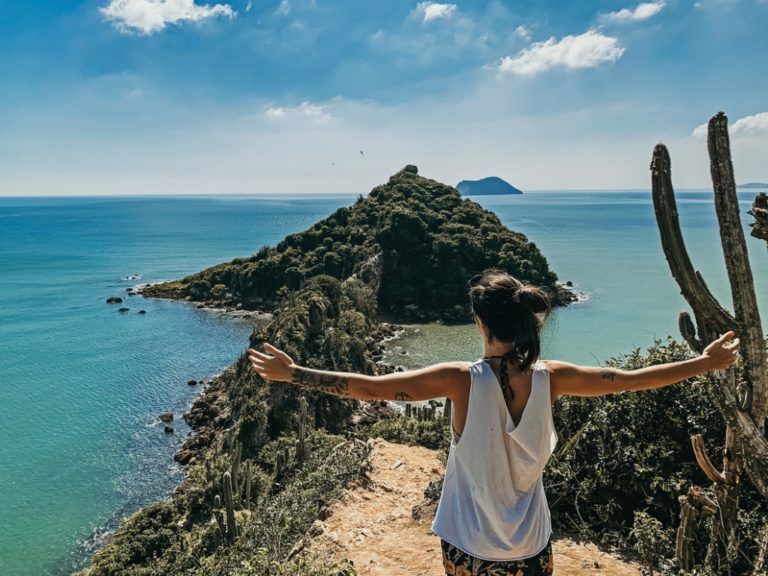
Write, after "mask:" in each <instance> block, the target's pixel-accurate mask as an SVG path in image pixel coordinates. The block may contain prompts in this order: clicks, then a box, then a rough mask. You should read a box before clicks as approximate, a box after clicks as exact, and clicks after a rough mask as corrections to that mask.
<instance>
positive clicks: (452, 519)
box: [249, 272, 739, 576]
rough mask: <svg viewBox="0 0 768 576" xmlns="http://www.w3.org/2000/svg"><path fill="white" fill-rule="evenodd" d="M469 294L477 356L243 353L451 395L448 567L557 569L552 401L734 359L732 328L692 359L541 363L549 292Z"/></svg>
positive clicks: (490, 277)
mask: <svg viewBox="0 0 768 576" xmlns="http://www.w3.org/2000/svg"><path fill="white" fill-rule="evenodd" d="M469 286H470V287H469V297H470V301H471V304H472V313H473V315H474V319H475V322H476V324H477V328H478V330H479V332H480V335H481V336H482V338H483V343H484V346H485V352H484V354H483V358H482V359H480V360H478V361H476V362H473V363H466V362H445V363H442V364H435V365H433V366H428V367H426V368H422V369H420V370H411V371H407V372H396V373H394V374H387V375H384V376H365V375H361V374H352V373H343V372H326V371H322V370H314V369H309V368H304V367H302V366H298V365H297V364H295V363H294V362H293V360H292V359H291V358H290V357H289V356H288V355H287V354H285V353H284V352H282V351H280V350H278V349H276V348H275V347H273V346H271V345H269V344H264V349H265V350H266V352H267V353H262V352H259V351H257V350H249V357H250V361H251V363H252V365H253V367H254V368H255V370H256V371H257V372H258V373H259V375H260V376H262V377H263V378H265V379H267V380H274V381H284V382H293V383H294V384H297V385H299V386H303V387H307V388H310V389H313V390H320V391H323V392H327V393H329V394H335V395H338V396H344V397H349V398H358V399H360V400H373V399H386V400H406V401H410V400H414V401H415V400H429V399H432V398H450V399H451V401H452V402H453V406H454V409H453V419H452V423H451V424H452V429H453V440H452V442H451V448H450V452H449V456H448V462H447V465H446V470H445V480H444V482H443V491H442V494H441V496H440V503H439V505H438V508H437V513H436V515H435V520H434V523H433V526H432V529H433V531H434V532H435V534H437V535H438V536H439V537H440V538H441V545H442V550H443V565H444V567H445V571H446V574H467V573H471V574H473V575H478V576H479V575H492V574H507V573H511V574H515V576H529V575H539V574H552V548H551V543H550V537H551V533H552V528H551V523H550V515H549V508H548V506H547V501H546V497H545V495H544V486H543V483H542V471H543V470H544V466H545V465H546V463H547V460H548V459H549V457H550V456H551V455H552V451H553V450H554V447H555V444H556V443H557V435H556V433H555V429H554V424H553V421H552V404H553V402H554V401H555V400H556V399H557V398H558V397H560V396H564V395H574V396H601V395H605V394H612V393H614V392H622V391H637V390H648V389H652V388H661V387H664V386H668V385H670V384H674V383H675V382H680V381H681V380H686V379H688V378H691V377H693V376H696V375H698V374H703V373H704V372H708V371H710V370H724V369H726V368H727V367H728V366H730V365H731V364H732V363H733V361H734V360H735V359H736V353H737V350H738V346H739V341H738V339H735V340H733V342H732V343H731V344H730V345H726V342H727V341H729V340H731V339H733V338H734V334H733V332H728V333H727V334H724V335H723V336H721V337H720V338H718V339H717V340H715V341H714V342H712V343H711V344H710V345H709V346H707V348H706V349H705V350H704V352H703V353H702V354H701V356H699V357H698V358H694V359H692V360H685V361H682V362H674V363H669V364H662V365H658V366H649V367H647V368H641V369H638V370H631V371H626V370H617V369H606V368H598V367H587V366H576V365H574V364H568V363H566V362H559V361H553V360H546V361H542V360H540V358H539V356H540V352H541V342H540V332H541V328H542V325H543V323H544V320H545V319H546V316H547V314H548V313H549V312H550V302H549V299H548V298H547V296H546V294H545V293H544V292H543V291H542V290H540V289H538V288H535V287H533V286H529V285H526V284H523V283H521V282H520V281H518V280H517V279H515V278H513V277H512V276H510V275H508V274H505V273H500V272H491V273H487V274H484V275H478V276H475V277H474V278H472V280H470V283H469Z"/></svg>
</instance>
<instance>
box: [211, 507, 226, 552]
mask: <svg viewBox="0 0 768 576" xmlns="http://www.w3.org/2000/svg"><path fill="white" fill-rule="evenodd" d="M213 517H214V519H215V520H216V527H215V528H214V531H213V537H214V544H215V546H216V548H220V547H221V545H222V544H223V542H224V540H223V538H222V536H223V535H224V534H226V533H227V527H226V525H225V524H224V515H223V514H222V513H221V496H219V495H218V494H216V496H214V497H213ZM217 534H218V541H217V539H216V536H217Z"/></svg>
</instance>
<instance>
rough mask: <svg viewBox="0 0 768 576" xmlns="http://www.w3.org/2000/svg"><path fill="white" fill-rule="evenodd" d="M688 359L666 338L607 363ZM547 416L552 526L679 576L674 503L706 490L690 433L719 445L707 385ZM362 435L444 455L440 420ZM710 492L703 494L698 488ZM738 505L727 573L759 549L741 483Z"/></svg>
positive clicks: (751, 503)
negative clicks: (552, 444) (736, 543)
mask: <svg viewBox="0 0 768 576" xmlns="http://www.w3.org/2000/svg"><path fill="white" fill-rule="evenodd" d="M690 356H691V351H690V349H689V348H688V347H687V346H686V345H684V344H680V343H677V342H675V341H672V340H667V341H657V342H656V343H655V344H654V345H653V346H652V347H651V348H649V349H648V350H647V351H646V352H644V353H643V352H641V351H640V350H639V349H636V350H634V351H632V352H631V353H629V354H627V355H625V356H622V357H619V358H614V359H611V360H609V361H608V362H607V364H608V365H609V366H612V367H616V368H623V369H627V370H632V369H635V368H639V367H641V366H648V365H653V364H661V363H665V362H674V361H678V360H683V359H686V358H688V357H690ZM554 418H555V427H556V429H557V431H558V435H559V437H560V443H559V445H558V448H557V450H556V452H555V454H554V455H553V457H552V459H551V460H550V462H549V464H548V466H547V468H546V470H545V473H544V485H545V488H546V492H547V499H548V501H549V504H550V507H551V510H552V517H553V526H554V528H555V530H557V531H560V532H575V533H578V534H579V535H580V536H582V537H584V538H587V539H589V540H592V541H602V542H603V543H605V544H608V545H612V546H617V547H619V548H621V549H623V550H625V551H627V552H633V551H636V552H637V553H639V554H640V556H641V557H642V559H643V562H644V563H645V564H646V565H647V566H654V567H656V568H659V567H660V568H661V573H663V574H669V575H673V574H674V575H676V576H677V575H678V574H682V573H681V572H679V571H677V570H675V568H674V566H673V561H672V558H673V557H674V542H675V531H676V529H677V527H678V525H679V515H680V504H679V502H678V497H679V496H681V495H684V494H685V493H686V492H687V490H688V487H689V486H691V485H699V486H709V485H710V483H709V481H708V480H707V479H706V477H705V476H704V475H703V473H702V472H701V470H700V469H699V467H698V466H697V464H696V461H695V460H694V456H693V451H692V449H691V443H690V436H691V435H692V434H696V433H700V434H703V435H704V437H705V438H707V439H710V438H711V439H719V438H723V436H724V434H723V432H724V429H725V424H724V423H723V419H722V418H721V416H720V413H719V412H718V411H717V409H716V406H715V402H714V399H713V397H712V395H711V394H710V392H709V384H708V383H707V380H706V379H705V378H703V377H698V378H693V379H691V380H688V381H686V382H682V383H680V384H677V385H675V386H670V387H667V388H662V389H659V390H652V391H645V392H641V393H623V394H614V395H612V396H605V397H601V398H577V397H565V398H561V399H560V400H558V402H557V403H556V404H555V408H554ZM369 434H371V436H377V435H380V436H382V437H384V438H385V439H387V440H390V441H394V442H403V443H406V444H411V443H418V444H420V445H423V446H427V447H430V448H442V449H443V450H447V446H448V444H449V441H450V436H449V434H450V429H449V428H448V426H447V425H446V423H445V421H443V420H425V421H419V420H417V419H415V418H404V417H402V416H399V417H396V418H393V419H391V420H386V421H382V422H379V423H377V424H375V425H374V426H373V427H372V428H371V430H370V432H369ZM722 449H723V446H722V445H716V444H712V445H711V446H708V451H709V453H710V454H716V453H722ZM430 491H431V498H432V500H434V501H436V500H437V499H438V498H439V489H435V487H430ZM709 491H711V488H707V489H706V490H705V492H709ZM710 497H712V494H710ZM429 498H430V497H429V496H428V497H427V499H428V500H429ZM741 506H742V510H741V512H740V515H739V533H740V536H741V541H740V550H741V552H743V554H740V558H739V560H738V561H737V562H736V563H735V565H734V566H735V572H734V574H750V573H751V572H752V571H751V566H750V564H749V563H748V561H747V559H748V558H754V557H755V554H756V552H757V550H758V548H759V539H760V531H761V530H762V529H763V527H764V526H765V525H766V521H768V503H766V502H765V500H764V499H763V498H761V497H760V495H759V493H757V492H756V491H755V490H754V488H752V487H751V485H749V483H746V482H745V483H743V484H742V494H741ZM713 521H715V519H714V518H712V517H710V518H707V519H705V520H701V519H700V520H699V525H698V526H697V527H696V530H697V533H699V534H706V533H707V532H708V531H709V530H710V528H711V523H712V522H713ZM695 542H696V543H697V544H698V547H697V548H696V547H695V548H694V550H693V556H694V560H695V562H696V563H697V564H699V565H701V564H702V563H703V560H704V557H705V555H706V552H707V551H706V549H705V545H704V544H703V543H705V542H706V538H697V539H696V540H695ZM696 574H698V575H700V576H704V575H705V574H707V573H706V572H701V571H699V572H696ZM707 576H714V575H707Z"/></svg>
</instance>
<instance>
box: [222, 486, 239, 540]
mask: <svg viewBox="0 0 768 576" xmlns="http://www.w3.org/2000/svg"><path fill="white" fill-rule="evenodd" d="M221 484H222V488H223V490H224V506H225V508H226V509H227V540H228V542H229V543H230V544H233V543H234V542H235V540H237V521H236V520H235V501H234V498H233V495H232V475H231V474H230V473H229V472H228V471H227V472H224V474H223V475H222V477H221Z"/></svg>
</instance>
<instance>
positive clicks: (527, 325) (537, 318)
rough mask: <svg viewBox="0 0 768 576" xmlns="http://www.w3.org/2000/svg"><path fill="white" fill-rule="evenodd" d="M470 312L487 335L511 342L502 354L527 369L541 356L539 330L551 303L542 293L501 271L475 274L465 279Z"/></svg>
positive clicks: (539, 289)
mask: <svg viewBox="0 0 768 576" xmlns="http://www.w3.org/2000/svg"><path fill="white" fill-rule="evenodd" d="M469 286H470V287H469V299H470V302H471V304H472V312H473V313H474V314H475V315H477V316H479V317H480V319H481V320H482V321H483V324H485V326H486V329H487V333H488V338H489V339H490V340H494V339H495V340H499V341H500V342H505V343H510V344H512V349H511V350H510V352H509V353H508V354H505V356H506V357H509V358H510V359H512V360H513V361H515V362H516V363H517V366H518V368H519V369H520V370H521V371H525V370H527V369H528V368H529V367H530V366H531V364H533V363H534V362H535V361H536V360H538V358H539V356H540V355H541V339H540V332H541V328H542V326H543V325H544V321H545V320H546V317H547V316H548V315H549V312H550V311H551V304H550V301H549V297H548V296H547V294H546V292H544V290H542V289H541V288H537V287H536V286H531V285H530V284H524V283H523V282H520V280H518V279H517V278H515V277H514V276H510V275H509V274H507V273H505V272H497V271H491V272H486V273H485V274H478V275H477V276H475V277H473V278H472V279H471V280H470V281H469Z"/></svg>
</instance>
